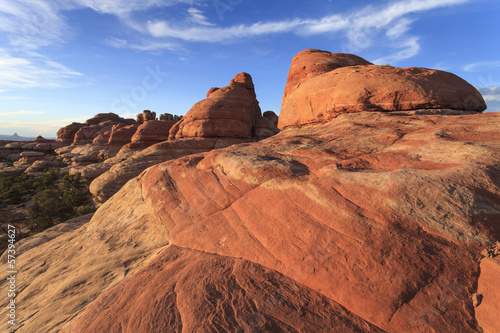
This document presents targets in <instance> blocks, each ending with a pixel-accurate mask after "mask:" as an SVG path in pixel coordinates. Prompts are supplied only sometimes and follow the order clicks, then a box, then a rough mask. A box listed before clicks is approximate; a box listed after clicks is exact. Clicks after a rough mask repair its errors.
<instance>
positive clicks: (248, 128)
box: [170, 73, 261, 139]
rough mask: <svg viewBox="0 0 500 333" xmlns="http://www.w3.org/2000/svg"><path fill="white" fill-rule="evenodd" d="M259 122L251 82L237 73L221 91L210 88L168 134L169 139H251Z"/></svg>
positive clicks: (247, 75)
mask: <svg viewBox="0 0 500 333" xmlns="http://www.w3.org/2000/svg"><path fill="white" fill-rule="evenodd" d="M259 118H261V111H260V107H259V102H258V101H257V99H256V96H255V88H254V85H253V82H252V78H251V76H250V75H249V74H247V73H240V74H238V75H236V76H235V78H234V79H233V80H231V82H230V85H229V86H226V87H223V88H220V89H218V88H215V89H214V88H212V89H210V91H209V92H208V94H207V98H206V99H204V100H202V101H200V102H198V103H196V104H195V105H194V106H193V107H192V108H191V110H189V112H188V113H187V114H186V116H184V117H183V118H182V119H181V120H180V121H179V122H178V123H177V124H175V125H174V126H173V127H172V129H171V130H170V139H182V138H193V137H199V138H213V137H230V138H251V137H252V128H253V126H254V124H255V122H256V121H257V119H259Z"/></svg>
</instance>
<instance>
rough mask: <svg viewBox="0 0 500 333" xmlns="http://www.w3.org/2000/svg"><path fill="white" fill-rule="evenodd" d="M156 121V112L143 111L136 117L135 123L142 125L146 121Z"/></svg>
mask: <svg viewBox="0 0 500 333" xmlns="http://www.w3.org/2000/svg"><path fill="white" fill-rule="evenodd" d="M150 120H156V112H152V111H150V110H144V111H142V113H139V114H138V115H137V116H136V121H137V123H138V124H142V123H144V122H146V121H150Z"/></svg>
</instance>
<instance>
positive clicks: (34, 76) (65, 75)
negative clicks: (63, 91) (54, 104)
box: [0, 49, 83, 88]
mask: <svg viewBox="0 0 500 333" xmlns="http://www.w3.org/2000/svg"><path fill="white" fill-rule="evenodd" d="M81 76H83V74H81V73H79V72H76V71H73V70H71V69H69V68H67V67H66V66H64V65H62V64H60V63H57V62H55V61H52V60H50V59H47V58H45V57H43V56H41V55H39V54H37V53H33V52H31V53H29V54H28V53H25V54H24V56H22V57H21V56H12V55H11V54H9V53H8V52H7V51H6V50H3V49H0V87H9V88H10V87H16V88H32V87H44V88H59V87H65V86H69V85H71V82H70V81H71V80H72V79H74V78H78V77H81Z"/></svg>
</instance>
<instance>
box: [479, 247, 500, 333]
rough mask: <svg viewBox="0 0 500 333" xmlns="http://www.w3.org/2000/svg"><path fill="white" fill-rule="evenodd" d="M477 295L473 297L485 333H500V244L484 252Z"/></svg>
mask: <svg viewBox="0 0 500 333" xmlns="http://www.w3.org/2000/svg"><path fill="white" fill-rule="evenodd" d="M483 255H484V256H485V258H483V259H482V260H481V267H480V269H481V275H480V276H479V281H478V287H477V293H476V294H474V295H473V302H474V303H475V304H474V306H476V318H477V321H478V323H479V325H480V326H481V328H482V329H483V330H484V333H494V332H500V322H499V321H498V314H499V311H500V285H499V283H498V279H499V278H500V243H499V242H497V244H496V246H493V247H491V248H488V249H486V250H485V251H483Z"/></svg>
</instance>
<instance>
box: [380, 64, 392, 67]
mask: <svg viewBox="0 0 500 333" xmlns="http://www.w3.org/2000/svg"><path fill="white" fill-rule="evenodd" d="M379 67H392V66H391V65H389V64H385V65H379Z"/></svg>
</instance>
